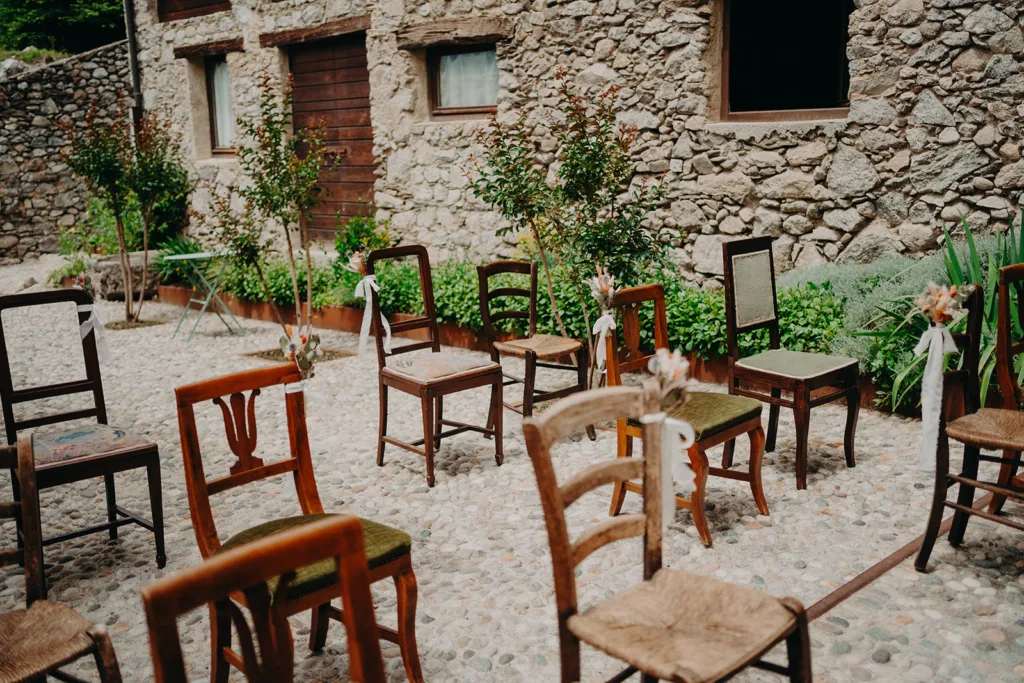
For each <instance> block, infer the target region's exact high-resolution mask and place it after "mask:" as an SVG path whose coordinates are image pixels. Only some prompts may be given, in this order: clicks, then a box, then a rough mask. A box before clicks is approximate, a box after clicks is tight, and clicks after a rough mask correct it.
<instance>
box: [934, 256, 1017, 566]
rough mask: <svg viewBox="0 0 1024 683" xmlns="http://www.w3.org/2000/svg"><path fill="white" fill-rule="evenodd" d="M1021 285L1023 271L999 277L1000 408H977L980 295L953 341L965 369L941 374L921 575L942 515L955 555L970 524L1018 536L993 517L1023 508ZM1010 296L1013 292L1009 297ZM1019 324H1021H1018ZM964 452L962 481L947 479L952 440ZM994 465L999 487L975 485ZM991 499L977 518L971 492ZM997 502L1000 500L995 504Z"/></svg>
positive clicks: (958, 476)
mask: <svg viewBox="0 0 1024 683" xmlns="http://www.w3.org/2000/svg"><path fill="white" fill-rule="evenodd" d="M1021 282H1024V265H1018V266H1009V267H1006V268H1002V269H1001V270H1000V271H999V326H998V337H997V339H996V374H997V375H998V378H999V390H1000V393H1001V394H1002V395H1003V408H981V407H980V405H979V404H980V395H979V393H980V392H979V381H978V361H979V356H980V352H981V336H982V320H983V315H984V313H983V308H984V294H983V291H982V288H981V287H978V288H977V289H976V290H975V291H974V293H973V294H972V295H971V297H970V298H969V299H968V300H967V302H966V303H965V304H964V305H965V307H966V308H967V309H968V314H967V331H966V332H965V334H963V335H956V336H955V337H956V341H957V344H958V345H959V346H960V347H961V348H962V349H963V363H962V367H961V369H960V370H955V371H951V372H947V373H945V376H944V378H943V384H942V392H943V411H942V414H941V416H940V419H939V442H938V449H937V451H936V454H935V493H934V495H933V497H932V508H931V514H930V515H929V517H928V526H927V528H926V529H925V534H924V541H923V542H922V544H921V550H920V551H919V552H918V554H917V559H916V560H915V561H914V567H915V568H916V569H917V570H918V571H922V572H923V571H926V570H927V568H928V558H929V557H930V556H931V553H932V550H933V549H934V547H935V541H936V539H937V538H938V536H939V530H940V528H941V526H942V515H943V513H944V512H945V510H946V508H950V509H952V510H953V511H954V513H953V523H952V526H951V527H950V530H949V542H950V544H951V545H953V546H954V547H959V546H960V544H961V543H962V542H963V540H964V533H965V531H966V530H967V522H968V520H969V519H970V517H971V516H978V517H982V518H984V519H988V520H990V521H994V522H998V523H1000V524H1003V525H1005V526H1009V527H1011V528H1013V529H1017V530H1019V531H1024V523H1022V522H1020V521H1016V520H1011V519H1007V518H1005V517H1000V516H998V515H997V512H998V510H999V508H1000V507H1001V505H1002V501H1005V500H1006V498H1014V499H1016V500H1018V501H1024V481H1021V480H1020V479H1015V478H1014V474H1015V473H1016V471H1017V468H1018V467H1019V466H1020V454H1021V451H1022V450H1024V412H1021V407H1022V403H1021V399H1022V395H1021V389H1020V386H1019V385H1018V384H1017V377H1016V372H1014V370H1013V367H1014V365H1013V360H1014V357H1015V356H1016V355H1017V354H1018V353H1020V352H1021V351H1024V342H1022V341H1021V340H1020V339H1017V340H1015V339H1014V336H1015V334H1016V332H1015V330H1014V327H1015V325H1014V323H1013V320H1012V317H1011V311H1010V305H1011V301H1010V300H1011V298H1016V299H1017V301H1016V303H1015V305H1016V306H1017V312H1018V314H1020V312H1022V311H1024V301H1022V299H1021V297H1020V289H1019V288H1020V283H1021ZM1011 290H1016V291H1015V292H1011ZM1022 319H1024V318H1022ZM950 439H953V440H954V441H958V442H960V443H962V444H964V458H963V465H962V470H961V472H960V474H950V473H949V440H950ZM982 449H985V450H997V451H1002V456H1001V457H997V456H990V455H982V454H981V450H982ZM982 461H984V462H993V463H998V464H999V465H1000V473H999V478H998V480H997V481H996V482H994V483H993V482H988V481H983V480H980V479H979V478H978V476H979V475H978V469H979V464H980V463H981V462H982ZM953 486H959V493H958V496H957V500H956V502H955V503H954V502H952V501H950V500H949V499H948V498H949V489H950V488H951V487H953ZM978 488H980V489H983V490H986V491H991V492H992V494H993V498H994V500H993V502H992V507H991V508H990V509H989V510H988V511H985V510H975V509H974V507H973V505H974V492H975V489H978ZM996 496H998V497H999V500H996V499H995V497H996Z"/></svg>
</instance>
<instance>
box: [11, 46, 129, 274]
mask: <svg viewBox="0 0 1024 683" xmlns="http://www.w3.org/2000/svg"><path fill="white" fill-rule="evenodd" d="M130 91H131V86H130V85H129V78H128V51H127V47H126V43H125V42H124V41H122V42H119V43H114V44H112V45H107V46H105V47H101V48H98V49H96V50H92V51H90V52H85V53H82V54H80V55H76V56H74V57H70V58H68V59H63V60H60V61H57V62H53V63H51V64H48V65H46V66H43V67H40V68H37V69H32V70H30V71H26V72H23V73H19V74H17V75H14V76H11V77H9V78H7V79H4V80H0V264H2V263H8V262H17V261H19V260H21V259H22V258H23V257H24V256H25V255H26V254H31V253H39V252H55V251H57V249H58V241H57V239H58V236H59V234H60V232H61V230H66V229H67V228H68V227H69V226H72V225H75V224H76V223H77V222H78V220H79V219H80V217H81V216H82V215H83V214H84V213H85V208H86V192H85V187H84V186H83V185H82V183H81V182H80V181H79V180H78V179H77V178H75V177H74V175H72V174H71V173H70V172H69V170H68V166H67V163H66V162H65V158H64V147H65V145H66V144H67V140H66V139H65V138H64V135H63V134H62V132H61V130H60V128H59V124H60V121H62V120H64V119H70V120H77V119H80V118H82V117H84V116H85V114H86V112H87V111H88V110H89V108H90V107H94V108H95V110H96V115H97V118H98V119H99V120H101V121H102V120H103V119H109V118H110V117H112V116H114V115H116V112H118V111H119V107H120V106H121V105H122V104H123V98H124V97H125V95H126V94H127V93H129V92H130Z"/></svg>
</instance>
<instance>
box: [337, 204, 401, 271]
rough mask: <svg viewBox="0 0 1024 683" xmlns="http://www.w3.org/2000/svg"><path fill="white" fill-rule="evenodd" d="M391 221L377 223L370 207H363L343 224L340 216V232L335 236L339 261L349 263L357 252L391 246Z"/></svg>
mask: <svg viewBox="0 0 1024 683" xmlns="http://www.w3.org/2000/svg"><path fill="white" fill-rule="evenodd" d="M390 225H391V221H387V220H385V221H380V222H379V223H378V222H377V219H376V217H375V216H373V214H372V213H370V207H367V206H361V207H360V209H359V212H358V213H357V214H356V215H355V216H352V217H351V218H349V219H348V220H347V221H345V222H344V223H342V219H341V216H340V215H339V216H338V232H337V233H335V235H334V250H335V251H337V252H338V261H339V262H340V263H348V259H349V257H350V256H351V255H352V254H353V253H354V252H357V251H364V252H370V251H373V250H374V249H383V248H384V247H389V246H391V237H390V236H389V235H388V228H389V227H390Z"/></svg>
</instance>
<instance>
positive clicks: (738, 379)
mask: <svg viewBox="0 0 1024 683" xmlns="http://www.w3.org/2000/svg"><path fill="white" fill-rule="evenodd" d="M761 251H767V252H768V258H769V263H770V273H771V282H772V301H773V305H774V309H773V310H774V315H773V316H772V317H771V319H769V320H766V321H763V322H758V323H754V324H750V325H746V326H743V327H740V326H739V325H738V324H737V318H736V283H735V281H734V274H733V265H732V264H733V258H734V257H736V256H741V255H743V254H751V253H756V252H761ZM722 252H723V257H724V260H725V310H726V313H725V321H726V334H727V341H728V349H729V393H731V394H736V395H738V396H748V397H750V398H756V399H757V400H759V401H762V402H763V403H767V404H768V405H769V409H768V437H767V440H766V442H765V450H766V451H767V452H769V453H770V452H773V451H774V450H775V438H776V435H777V434H778V430H779V409H780V408H788V409H792V410H793V416H794V420H795V422H796V487H797V489H799V490H803V489H806V488H807V443H808V439H809V427H810V423H811V409H812V408H816V407H818V406H820V405H825V404H826V403H832V402H833V401H838V400H840V399H846V406H847V413H846V434H845V437H844V439H843V449H844V452H845V456H846V466H847V467H855V466H856V464H857V463H856V460H855V458H854V437H855V436H856V433H857V419H858V417H859V414H860V388H859V387H858V384H857V382H858V380H859V378H860V371H859V369H858V366H857V365H856V364H854V365H851V366H848V367H845V368H839V369H837V370H833V371H831V372H828V373H824V374H822V375H819V376H817V377H813V378H807V379H801V378H795V377H788V376H785V375H777V374H773V373H769V372H767V371H764V370H758V369H755V368H747V367H744V366H741V365H737V362H738V361H739V360H740V350H739V335H740V334H746V333H748V332H755V331H757V330H760V329H767V330H768V341H769V348H770V349H773V350H775V349H780V348H782V344H781V336H780V334H779V304H778V297H777V296H776V288H775V257H774V254H773V252H772V238H771V237H752V238H748V239H741V240H734V241H730V242H723V243H722ZM825 387H832V388H835V391H831V392H829V393H827V394H825V395H819V396H814V397H812V392H814V391H815V390H818V389H822V388H825ZM764 389H769V393H767V394H766V393H765V392H764ZM783 392H786V393H787V394H789V395H790V396H791V398H788V397H783V395H782V394H783ZM731 454H732V445H731V444H730V445H727V446H726V458H727V459H730V458H731Z"/></svg>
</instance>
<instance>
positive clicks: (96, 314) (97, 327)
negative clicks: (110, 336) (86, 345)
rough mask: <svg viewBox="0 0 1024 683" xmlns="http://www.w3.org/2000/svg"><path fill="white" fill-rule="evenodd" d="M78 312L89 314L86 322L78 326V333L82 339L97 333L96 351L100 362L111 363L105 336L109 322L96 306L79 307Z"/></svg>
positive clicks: (85, 305)
mask: <svg viewBox="0 0 1024 683" xmlns="http://www.w3.org/2000/svg"><path fill="white" fill-rule="evenodd" d="M78 312H79V313H88V314H89V317H88V318H86V320H85V322H84V323H82V324H81V325H79V326H78V333H79V334H80V335H81V336H82V339H85V338H86V337H88V336H89V333H90V332H93V333H95V335H96V351H97V353H98V354H99V357H100V360H101V361H103V362H104V363H109V362H110V347H109V346H107V336H106V335H105V334H104V329H105V328H104V326H105V325H106V324H107V321H106V320H105V319H104V318H103V314H102V313H100V309H98V308H96V306H95V304H82V305H81V306H79V307H78Z"/></svg>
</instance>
